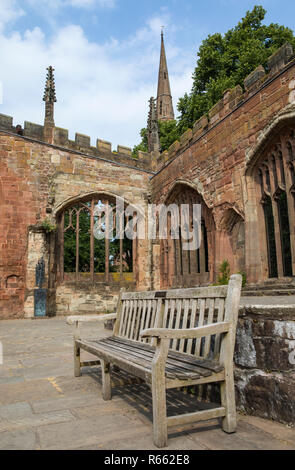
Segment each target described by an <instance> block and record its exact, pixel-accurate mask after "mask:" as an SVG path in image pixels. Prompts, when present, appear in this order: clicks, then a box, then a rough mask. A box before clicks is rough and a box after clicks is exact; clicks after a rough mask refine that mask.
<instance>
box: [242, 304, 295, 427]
mask: <svg viewBox="0 0 295 470" xmlns="http://www.w3.org/2000/svg"><path fill="white" fill-rule="evenodd" d="M235 364H236V369H235V383H236V391H237V403H238V407H239V409H240V410H242V411H244V412H246V413H247V414H254V415H258V416H261V417H264V418H268V419H274V420H276V421H281V422H284V423H288V424H290V423H292V424H294V423H295V398H294V389H295V306H294V305H293V306H292V305H289V306H281V307H276V306H275V305H268V306H265V307H263V306H257V307H255V306H248V307H244V308H243V309H242V310H241V312H240V319H239V325H238V329H237V345H236V352H235Z"/></svg>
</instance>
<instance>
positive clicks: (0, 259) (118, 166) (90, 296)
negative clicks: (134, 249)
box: [0, 128, 152, 318]
mask: <svg viewBox="0 0 295 470" xmlns="http://www.w3.org/2000/svg"><path fill="white" fill-rule="evenodd" d="M80 150H81V149H80ZM80 150H79V151H78V150H76V151H74V150H72V151H69V150H66V149H65V148H61V147H59V146H57V145H47V144H45V143H41V142H38V141H36V140H34V139H32V138H31V137H30V138H28V137H25V136H21V135H16V134H15V133H11V131H6V130H5V129H4V128H3V129H2V130H1V129H0V211H1V212H0V318H12V317H21V316H23V315H25V316H26V317H32V316H34V303H33V295H34V288H35V266H36V262H37V261H38V260H39V259H40V258H41V257H42V256H43V255H44V256H45V263H46V279H45V285H44V287H47V288H48V289H49V291H48V302H47V304H48V311H47V313H48V314H55V313H61V314H64V313H66V314H68V313H69V312H71V311H73V312H74V313H79V312H81V313H85V312H86V307H85V304H86V305H88V312H87V313H91V312H93V311H98V307H97V306H98V305H99V306H100V307H101V308H100V310H108V308H107V306H108V302H109V304H110V308H109V309H110V310H112V309H113V307H114V299H115V297H114V294H115V293H114V292H111V294H110V295H109V296H107V295H106V293H105V288H101V289H100V290H99V289H98V288H97V287H95V286H94V287H93V288H91V289H90V291H89V288H87V289H86V290H87V292H86V291H85V292H84V293H86V294H85V296H86V297H87V299H86V300H84V301H83V304H84V308H81V309H80V307H79V305H80V304H79V302H80V300H79V299H80V298H81V296H82V297H83V289H82V290H81V292H80V296H79V295H78V293H77V292H76V288H75V287H72V288H67V287H64V286H59V285H57V284H56V279H55V268H54V263H55V261H54V254H55V251H56V245H55V243H56V237H55V234H53V233H51V234H46V231H45V230H44V229H42V223H43V222H44V220H46V219H48V220H50V221H51V223H52V224H54V223H55V221H56V215H57V214H58V211H59V210H61V209H62V208H63V206H64V205H65V204H67V203H68V202H69V201H74V200H75V199H76V198H81V197H82V196H84V195H88V194H95V193H104V194H107V195H112V196H120V197H124V199H125V200H126V202H128V203H132V204H142V205H143V206H145V205H146V192H147V188H148V181H149V176H151V174H152V173H151V172H149V171H147V170H145V169H144V167H145V166H146V164H145V162H143V164H142V163H141V162H140V161H137V160H135V159H132V158H131V156H124V155H123V156H122V158H121V157H120V155H115V154H114V155H113V161H112V160H111V159H107V158H106V155H105V154H100V156H99V157H98V156H93V155H87V154H86V152H85V151H84V153H83V152H81V151H80ZM108 156H109V154H108ZM140 166H141V167H143V168H140ZM137 257H138V263H139V264H140V267H141V272H140V275H138V287H139V288H142V289H147V288H148V287H149V285H150V281H149V265H148V246H147V244H146V243H145V242H144V241H143V242H141V243H139V247H138V253H137ZM132 285H133V286H134V283H133V284H132ZM69 289H70V290H71V289H72V294H73V295H71V294H69ZM118 289H119V288H117V291H118ZM117 291H116V292H117ZM103 295H104V297H103ZM69 299H70V301H69Z"/></svg>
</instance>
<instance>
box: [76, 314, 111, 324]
mask: <svg viewBox="0 0 295 470" xmlns="http://www.w3.org/2000/svg"><path fill="white" fill-rule="evenodd" d="M116 318H117V313H108V314H106V315H75V316H72V317H68V318H67V324H68V325H73V324H74V323H80V322H81V323H86V322H92V321H93V322H94V321H101V322H104V321H108V320H115V319H116Z"/></svg>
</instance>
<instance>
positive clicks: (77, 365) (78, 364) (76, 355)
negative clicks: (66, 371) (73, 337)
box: [74, 341, 81, 377]
mask: <svg viewBox="0 0 295 470" xmlns="http://www.w3.org/2000/svg"><path fill="white" fill-rule="evenodd" d="M74 374H75V377H81V359H80V348H79V347H78V346H77V344H76V341H74Z"/></svg>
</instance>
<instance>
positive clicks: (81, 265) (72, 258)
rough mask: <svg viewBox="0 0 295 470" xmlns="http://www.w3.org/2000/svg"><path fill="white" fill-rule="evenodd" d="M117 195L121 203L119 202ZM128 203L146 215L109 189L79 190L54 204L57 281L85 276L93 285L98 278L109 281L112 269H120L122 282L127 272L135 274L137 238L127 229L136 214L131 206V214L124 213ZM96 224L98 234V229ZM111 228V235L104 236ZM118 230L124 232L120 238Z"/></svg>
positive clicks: (116, 271) (118, 274)
mask: <svg viewBox="0 0 295 470" xmlns="http://www.w3.org/2000/svg"><path fill="white" fill-rule="evenodd" d="M118 199H119V201H120V202H121V203H122V206H121V207H118V206H116V202H117V200H118ZM127 206H130V207H131V208H132V209H133V208H134V212H137V213H139V214H140V216H143V218H144V214H143V211H142V208H141V207H136V206H135V205H130V204H128V201H126V200H125V199H124V198H122V197H120V196H118V195H116V194H114V193H110V192H107V191H97V192H90V193H87V194H79V195H78V196H76V197H70V198H68V199H67V200H66V201H63V202H62V203H61V204H59V205H58V206H57V207H56V208H55V211H54V217H55V219H56V222H57V225H58V232H57V235H56V247H57V249H56V258H57V260H56V266H57V282H58V283H63V282H68V281H69V282H76V283H77V282H79V283H80V282H81V281H82V280H84V281H87V282H88V283H89V284H90V285H94V284H95V283H96V282H105V283H106V284H110V283H112V278H113V276H112V273H115V274H116V273H117V277H118V276H119V280H120V282H121V281H122V282H123V278H124V273H133V274H134V277H136V275H137V266H136V262H135V261H136V257H137V239H136V238H135V239H133V240H131V239H129V238H128V237H126V235H125V232H124V229H125V227H126V221H128V219H129V218H130V217H132V216H133V214H131V213H130V212H132V210H131V211H130V212H129V215H127V214H126V213H124V212H122V213H121V209H122V210H123V211H124V209H126V207H127ZM97 209H98V210H97ZM120 214H122V216H120ZM117 224H119V227H118V225H117ZM96 227H97V230H98V231H99V232H100V233H99V234H98V235H99V236H97V235H96V233H95V230H96ZM109 229H110V232H111V237H110V238H109V237H106V236H104V234H105V233H106V232H108V230H109ZM118 230H119V231H122V233H124V236H123V238H118ZM100 235H102V238H100ZM81 243H82V247H83V250H81ZM69 250H70V251H69ZM81 260H82V262H81ZM102 275H103V276H102ZM129 277H130V276H129ZM134 277H133V278H132V281H133V279H134Z"/></svg>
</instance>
